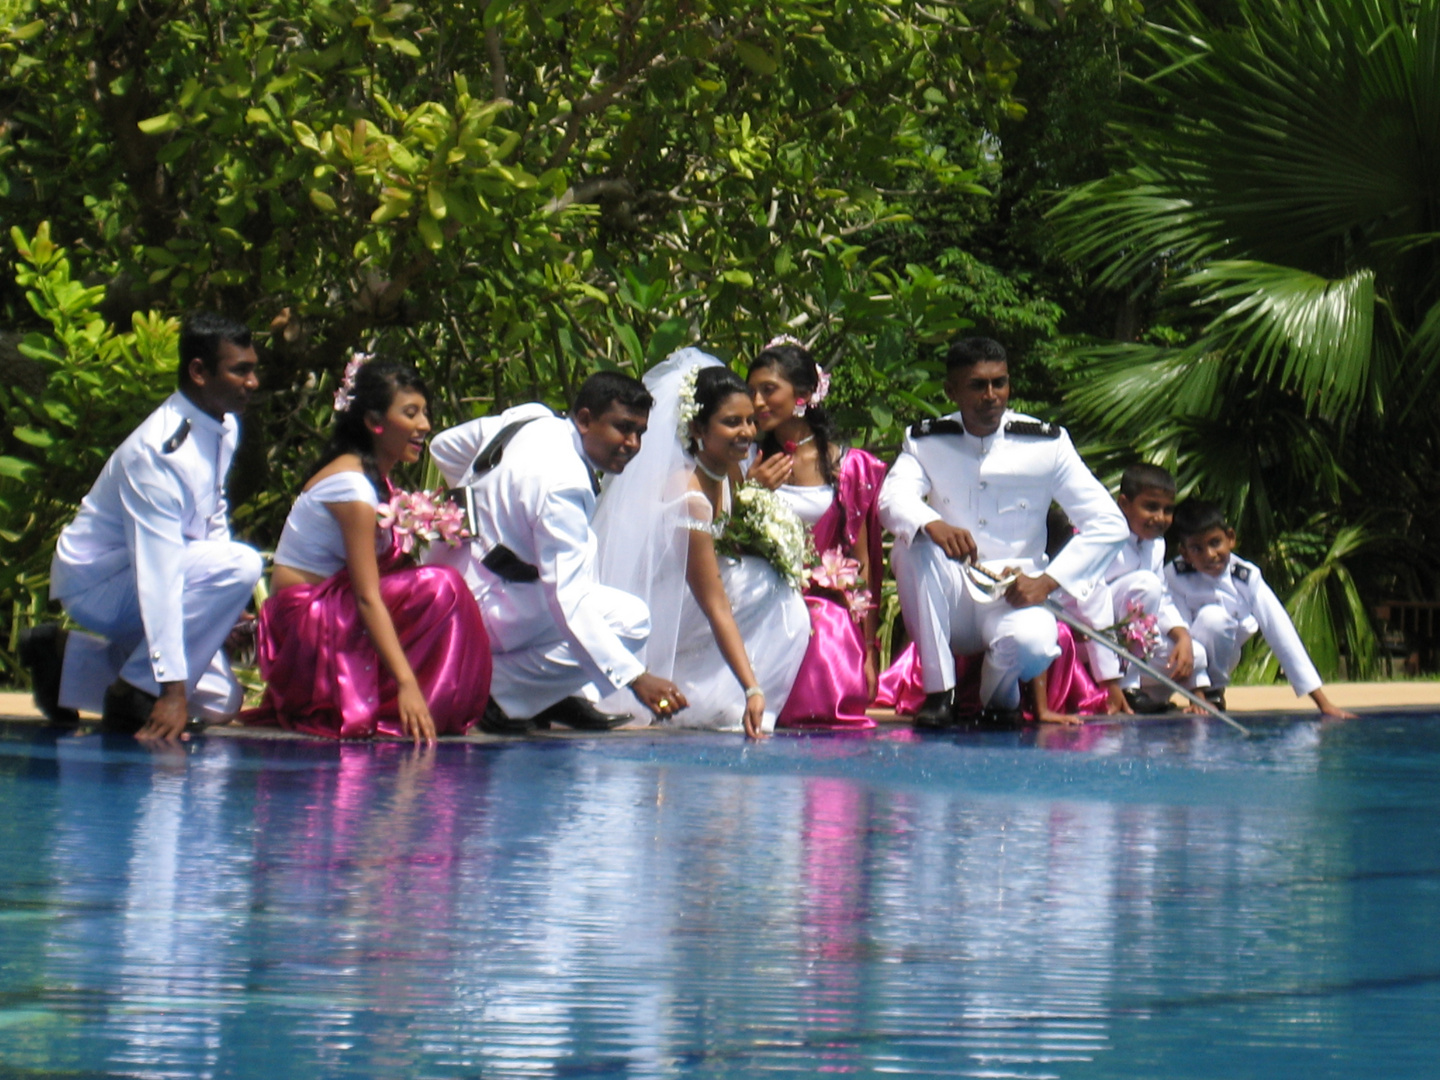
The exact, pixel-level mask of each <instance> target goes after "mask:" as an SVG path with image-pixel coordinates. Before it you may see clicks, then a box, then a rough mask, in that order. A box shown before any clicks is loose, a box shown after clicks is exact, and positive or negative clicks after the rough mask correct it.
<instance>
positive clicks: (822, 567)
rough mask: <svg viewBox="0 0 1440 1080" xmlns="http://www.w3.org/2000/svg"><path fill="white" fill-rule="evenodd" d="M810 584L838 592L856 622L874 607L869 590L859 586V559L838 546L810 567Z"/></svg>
mask: <svg viewBox="0 0 1440 1080" xmlns="http://www.w3.org/2000/svg"><path fill="white" fill-rule="evenodd" d="M810 584H812V585H814V586H815V587H816V588H817V589H825V590H827V591H829V592H836V593H839V594H840V596H841V597H842V598H843V599H844V601H845V606H846V607H847V608H849V609H850V617H851V618H852V619H854V620H855V621H856V622H857V623H858V622H860V621H862V620H863V619H864V618H865V616H866V615H868V614H869V613H870V611H871V610H872V609H874V607H875V604H874V602H873V601H872V600H871V598H870V590H869V589H864V588H860V587H859V585H860V561H859V560H858V559H852V558H850V557H849V556H848V555H846V554H845V553H844V552H843V551H841V550H840V549H839V548H838V547H835V548H831V549H830V550H829V551H827V552H825V553H824V554H823V555H821V556H820V564H819V565H818V566H813V567H811V568H810Z"/></svg>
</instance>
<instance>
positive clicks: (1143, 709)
mask: <svg viewBox="0 0 1440 1080" xmlns="http://www.w3.org/2000/svg"><path fill="white" fill-rule="evenodd" d="M1125 700H1126V701H1127V702H1129V704H1130V708H1131V710H1132V711H1133V712H1134V713H1135V714H1136V715H1137V716H1148V715H1151V714H1153V713H1163V712H1170V711H1171V710H1172V709H1173V708H1174V707H1175V706H1173V705H1171V704H1170V699H1169V698H1168V697H1167V698H1164V699H1161V698H1156V697H1152V696H1151V695H1150V694H1148V693H1146V692H1145V691H1144V690H1126V691H1125Z"/></svg>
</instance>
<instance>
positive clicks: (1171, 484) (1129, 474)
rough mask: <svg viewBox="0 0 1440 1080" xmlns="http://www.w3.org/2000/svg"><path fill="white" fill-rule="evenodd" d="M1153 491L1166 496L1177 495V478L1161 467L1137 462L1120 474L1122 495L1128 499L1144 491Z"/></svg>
mask: <svg viewBox="0 0 1440 1080" xmlns="http://www.w3.org/2000/svg"><path fill="white" fill-rule="evenodd" d="M1147 490H1153V491H1163V492H1164V493H1165V494H1166V495H1174V494H1175V477H1173V476H1171V475H1170V472H1169V470H1168V469H1162V468H1161V467H1160V466H1159V465H1151V464H1149V463H1148V462H1144V461H1137V462H1135V464H1133V465H1130V466H1127V467H1126V469H1125V471H1124V472H1123V473H1121V474H1120V494H1121V495H1124V496H1125V498H1127V499H1133V498H1135V496H1137V495H1139V494H1140V493H1141V492H1142V491H1147Z"/></svg>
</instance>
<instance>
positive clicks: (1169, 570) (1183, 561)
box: [1165, 499, 1355, 720]
mask: <svg viewBox="0 0 1440 1080" xmlns="http://www.w3.org/2000/svg"><path fill="white" fill-rule="evenodd" d="M1175 535H1176V537H1177V539H1178V540H1179V541H1180V555H1179V556H1178V557H1177V558H1176V559H1175V560H1174V561H1172V562H1171V563H1170V565H1169V566H1167V567H1166V568H1165V581H1166V584H1167V585H1168V586H1169V587H1170V592H1171V595H1172V596H1174V598H1175V602H1176V606H1177V607H1178V608H1179V609H1180V613H1181V615H1183V616H1184V617H1185V618H1186V620H1187V621H1188V622H1189V624H1190V634H1191V636H1192V637H1193V638H1194V640H1195V643H1196V644H1197V645H1199V646H1201V647H1203V648H1204V650H1205V656H1206V659H1207V669H1208V672H1207V673H1208V674H1209V676H1210V684H1211V689H1210V691H1209V692H1207V693H1206V695H1205V696H1206V697H1207V698H1209V699H1210V700H1211V701H1213V702H1215V703H1216V704H1217V705H1218V706H1219V707H1220V708H1222V709H1223V708H1224V707H1225V687H1226V686H1228V685H1229V684H1230V674H1231V672H1233V671H1234V670H1235V667H1236V665H1237V664H1239V663H1240V650H1241V648H1243V647H1244V645H1245V642H1247V641H1249V640H1250V638H1251V637H1253V636H1254V634H1255V632H1256V631H1257V630H1258V631H1259V632H1260V633H1261V634H1263V635H1264V636H1265V641H1266V643H1267V644H1268V645H1269V646H1270V648H1271V649H1272V650H1274V652H1275V656H1276V658H1277V659H1278V660H1279V661H1280V667H1281V668H1282V669H1284V671H1285V677H1286V678H1287V679H1289V680H1290V685H1291V686H1293V687H1294V688H1295V694H1296V696H1297V697H1298V696H1300V695H1301V694H1309V695H1310V698H1311V700H1312V701H1314V702H1315V704H1316V706H1317V707H1318V708H1319V709H1320V712H1321V713H1322V714H1324V715H1325V716H1332V717H1336V718H1340V719H1351V720H1353V719H1354V718H1355V715H1354V713H1349V712H1346V711H1345V710H1344V709H1341V708H1338V707H1337V706H1336V705H1334V704H1333V703H1332V702H1331V701H1330V699H1329V698H1328V697H1327V696H1326V694H1325V690H1324V689H1323V687H1322V686H1321V684H1320V674H1319V672H1317V671H1316V670H1315V665H1314V664H1313V663H1311V661H1310V656H1309V654H1308V653H1307V652H1306V651H1305V646H1304V644H1302V643H1301V641H1300V635H1299V634H1297V633H1296V632H1295V624H1294V623H1292V622H1291V621H1290V616H1289V615H1288V614H1286V612H1285V606H1284V605H1283V604H1281V603H1280V599H1279V597H1277V596H1276V595H1275V593H1274V591H1273V590H1272V589H1271V588H1270V586H1269V585H1267V584H1265V579H1264V578H1263V577H1262V576H1261V574H1260V568H1259V567H1258V566H1256V565H1255V564H1254V563H1251V562H1246V561H1245V560H1244V559H1242V558H1240V556H1238V555H1236V554H1235V530H1234V529H1232V528H1231V527H1230V525H1229V523H1228V522H1227V521H1226V520H1225V513H1224V511H1222V510H1221V509H1220V507H1219V506H1218V505H1216V504H1215V503H1211V502H1202V501H1200V500H1198V499H1191V500H1190V501H1188V502H1186V503H1183V504H1182V505H1181V506H1180V508H1179V509H1178V510H1176V512H1175Z"/></svg>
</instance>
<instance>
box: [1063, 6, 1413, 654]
mask: <svg viewBox="0 0 1440 1080" xmlns="http://www.w3.org/2000/svg"><path fill="white" fill-rule="evenodd" d="M1212 6H1213V5H1202V4H1199V3H1195V2H1191V0H1176V2H1174V3H1172V4H1169V5H1167V6H1166V8H1165V9H1164V12H1163V14H1162V16H1160V20H1161V21H1157V22H1156V23H1154V24H1150V25H1148V26H1147V27H1146V30H1145V38H1146V41H1147V43H1148V44H1147V45H1146V47H1145V52H1146V54H1147V55H1146V59H1145V61H1144V62H1143V64H1142V65H1141V68H1142V78H1141V80H1140V81H1139V82H1138V83H1137V86H1138V88H1139V89H1140V90H1142V91H1143V97H1141V98H1140V99H1138V100H1137V101H1135V102H1134V103H1133V107H1132V108H1131V110H1130V111H1129V112H1128V113H1127V114H1126V116H1125V117H1124V119H1123V121H1122V122H1121V123H1119V124H1117V125H1116V135H1117V137H1118V138H1117V141H1118V145H1119V148H1120V149H1121V151H1122V154H1123V161H1122V163H1121V166H1122V167H1121V168H1119V169H1118V170H1117V171H1116V172H1115V173H1114V174H1112V175H1110V176H1108V177H1105V178H1103V179H1099V180H1095V181H1091V182H1088V183H1085V184H1082V185H1080V186H1078V187H1076V188H1073V189H1072V190H1070V191H1069V192H1068V193H1067V194H1066V195H1065V196H1064V198H1063V199H1062V200H1060V202H1059V203H1058V205H1057V206H1056V207H1055V209H1054V211H1053V214H1052V220H1053V223H1054V224H1055V226H1056V235H1057V239H1058V242H1059V245H1060V249H1061V251H1063V252H1064V253H1065V254H1066V255H1067V256H1068V257H1070V258H1071V259H1074V260H1076V261H1077V262H1078V263H1080V264H1081V265H1084V266H1086V267H1088V268H1089V269H1091V271H1092V272H1093V274H1094V281H1095V283H1096V284H1097V285H1098V286H1099V287H1100V288H1102V289H1105V290H1109V291H1110V293H1111V295H1112V296H1114V297H1116V298H1117V299H1118V301H1119V303H1120V304H1121V306H1122V307H1123V308H1127V309H1129V310H1132V311H1137V310H1144V311H1147V312H1148V317H1149V319H1150V324H1149V325H1148V326H1144V325H1140V326H1133V327H1131V330H1132V331H1133V334H1134V337H1135V338H1136V339H1138V340H1129V341H1124V342H1121V343H1118V344H1114V343H1097V342H1077V343H1075V347H1074V348H1073V350H1072V355H1073V356H1074V358H1075V360H1076V362H1077V363H1078V364H1080V365H1083V369H1084V371H1085V378H1084V379H1076V380H1075V381H1074V382H1073V383H1072V385H1071V388H1070V391H1069V394H1068V404H1069V406H1070V408H1071V410H1072V413H1073V415H1074V416H1075V417H1076V418H1077V419H1078V420H1079V421H1080V422H1081V424H1082V426H1083V427H1084V428H1085V429H1086V430H1088V431H1089V432H1090V433H1092V435H1093V436H1095V437H1096V438H1097V439H1098V441H1100V442H1102V443H1104V444H1106V445H1108V446H1109V447H1110V448H1111V451H1112V453H1114V455H1115V457H1116V459H1118V458H1119V457H1120V456H1121V455H1122V454H1129V455H1132V456H1133V455H1135V454H1139V455H1140V456H1142V457H1145V458H1147V459H1150V460H1154V461H1157V462H1159V463H1162V464H1169V465H1171V466H1172V467H1174V468H1176V471H1177V472H1178V473H1179V475H1180V478H1181V481H1182V486H1183V488H1184V489H1185V490H1187V491H1190V492H1196V493H1202V494H1204V495H1206V496H1207V497H1210V498H1218V499H1220V500H1221V501H1223V502H1225V503H1226V504H1227V505H1228V507H1229V509H1230V511H1231V512H1232V514H1233V515H1234V519H1235V520H1236V521H1237V522H1239V523H1240V525H1241V532H1242V538H1243V540H1244V543H1245V547H1246V549H1247V550H1248V551H1249V552H1250V554H1251V555H1252V557H1255V558H1257V559H1258V560H1259V561H1260V562H1261V563H1262V564H1263V565H1264V566H1265V567H1266V570H1267V573H1271V574H1272V575H1274V576H1275V577H1276V579H1277V581H1281V582H1287V583H1290V584H1292V585H1293V586H1294V588H1295V590H1296V591H1295V593H1294V594H1293V595H1292V597H1291V600H1290V603H1291V606H1292V609H1293V611H1294V613H1295V615H1296V619H1297V625H1301V629H1302V634H1303V635H1304V636H1305V637H1306V641H1307V644H1308V645H1309V646H1310V647H1311V648H1312V650H1313V651H1315V653H1316V655H1317V660H1320V661H1322V663H1321V666H1322V669H1325V670H1328V671H1331V672H1333V671H1334V670H1335V663H1334V661H1335V658H1336V657H1338V655H1339V652H1340V651H1344V652H1345V653H1346V655H1347V656H1348V658H1349V661H1350V663H1351V664H1352V666H1353V669H1354V670H1357V671H1367V670H1369V668H1370V665H1371V664H1372V662H1373V655H1374V639H1373V632H1372V630H1371V628H1370V619H1369V615H1368V610H1367V605H1366V604H1365V603H1364V602H1362V601H1361V597H1368V598H1369V599H1370V600H1371V601H1372V602H1373V601H1375V600H1379V599H1381V598H1382V597H1383V596H1385V595H1387V594H1389V595H1393V594H1394V592H1395V591H1396V590H1398V589H1402V588H1415V587H1416V585H1417V580H1418V579H1417V577H1416V575H1415V574H1413V573H1411V571H1412V570H1416V569H1418V570H1421V571H1423V572H1424V573H1429V574H1431V575H1433V573H1434V570H1435V567H1434V566H1433V563H1427V562H1426V560H1425V559H1424V558H1423V556H1421V555H1420V554H1419V553H1421V552H1423V551H1425V550H1426V549H1427V548H1428V549H1431V550H1433V542H1434V540H1435V539H1436V534H1435V533H1434V532H1433V531H1427V530H1431V529H1433V528H1434V522H1435V515H1434V513H1433V512H1432V511H1431V510H1430V506H1431V505H1433V502H1434V491H1433V490H1430V489H1427V487H1426V485H1427V484H1428V482H1429V480H1428V478H1430V477H1433V476H1434V474H1435V471H1436V470H1435V463H1434V460H1433V454H1434V447H1435V442H1436V435H1437V430H1440V412H1437V410H1436V407H1435V404H1434V395H1433V393H1430V392H1427V391H1428V388H1429V387H1431V386H1433V383H1434V380H1435V378H1436V376H1437V375H1440V334H1437V331H1440V313H1437V312H1436V305H1437V304H1440V243H1437V233H1436V231H1435V222H1436V220H1437V211H1440V204H1437V192H1440V175H1437V174H1436V171H1435V170H1436V163H1437V162H1440V107H1437V106H1440V99H1437V94H1440V90H1437V87H1440V79H1437V75H1440V70H1437V66H1436V65H1437V64H1440V7H1437V6H1436V5H1434V4H1429V3H1424V4H1422V3H1413V2H1410V0H1304V2H1301V0H1236V2H1234V3H1231V4H1227V5H1225V8H1226V12H1225V17H1223V18H1222V17H1218V16H1212V15H1210V14H1208V13H1207V9H1208V8H1210V7H1212ZM1412 476H1422V477H1426V478H1427V479H1426V480H1423V481H1420V482H1419V483H1416V482H1413V481H1411V480H1410V479H1409V478H1410V477H1412ZM1362 520H1363V521H1366V522H1368V524H1367V525H1366V527H1365V528H1364V529H1361V528H1360V527H1359V526H1357V525H1347V524H1345V523H1346V522H1352V523H1353V522H1358V521H1362ZM1357 530H1358V531H1357ZM1417 530H1418V531H1417ZM1377 532H1378V533H1389V532H1394V533H1409V534H1410V535H1412V536H1415V537H1416V538H1417V540H1419V541H1420V542H1419V543H1418V544H1417V545H1416V546H1414V547H1412V548H1409V549H1408V550H1405V551H1400V552H1397V553H1396V554H1397V555H1398V559H1397V561H1394V562H1388V563H1384V564H1382V565H1381V566H1380V567H1379V568H1378V569H1377V567H1376V566H1375V558H1374V553H1373V546H1374V545H1373V544H1372V543H1371V541H1370V540H1367V539H1365V538H1366V537H1371V536H1373V535H1376V534H1377Z"/></svg>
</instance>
